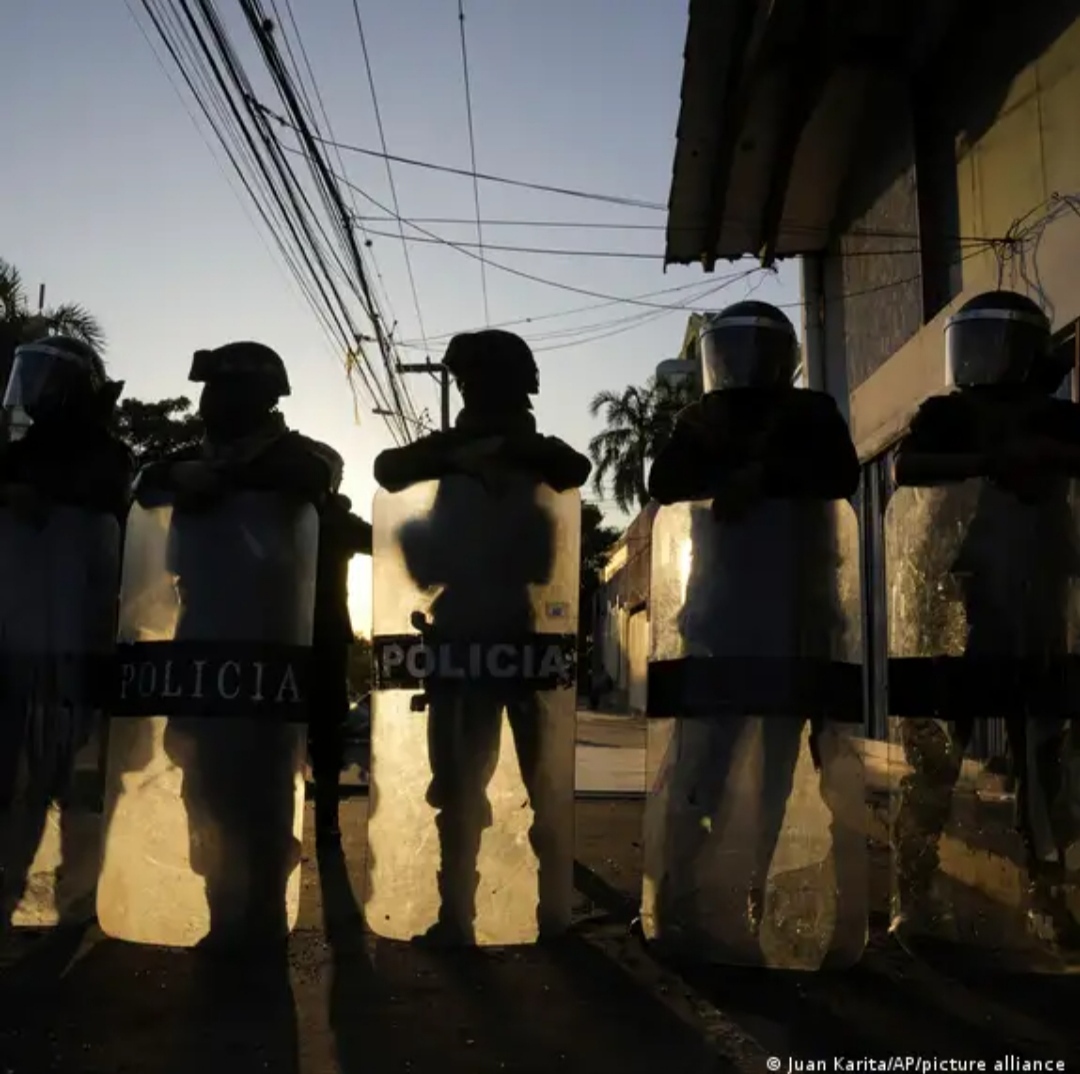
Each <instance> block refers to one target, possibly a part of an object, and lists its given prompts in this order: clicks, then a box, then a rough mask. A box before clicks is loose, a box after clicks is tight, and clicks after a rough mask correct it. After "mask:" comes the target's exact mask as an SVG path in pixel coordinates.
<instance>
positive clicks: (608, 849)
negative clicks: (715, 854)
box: [0, 716, 1080, 1074]
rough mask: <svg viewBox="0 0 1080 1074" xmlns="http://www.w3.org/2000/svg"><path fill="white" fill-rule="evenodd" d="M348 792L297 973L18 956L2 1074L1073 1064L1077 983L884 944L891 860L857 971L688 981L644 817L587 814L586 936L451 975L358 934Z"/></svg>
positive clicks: (286, 962)
mask: <svg viewBox="0 0 1080 1074" xmlns="http://www.w3.org/2000/svg"><path fill="white" fill-rule="evenodd" d="M642 733H643V732H642V729H641V726H640V721H632V720H621V722H620V719H619V718H611V717H592V716H590V717H588V718H586V719H585V720H583V721H582V722H581V727H580V731H579V741H580V748H581V750H582V751H592V752H583V753H582V755H581V756H582V757H585V758H590V757H591V758H594V760H589V761H583V760H581V759H580V758H579V765H581V764H584V765H585V766H586V770H589V771H591V772H592V773H594V774H595V779H596V782H597V783H598V784H600V783H603V782H608V783H618V782H620V781H622V780H624V779H625V773H626V772H627V771H629V770H630V769H631V768H632V767H633V765H634V764H636V763H637V762H636V761H631V760H628V758H633V757H634V756H637V757H640V751H641V748H642ZM601 743H603V744H601ZM605 753H608V754H610V755H611V756H610V757H606V758H605V757H604V754H605ZM618 754H624V755H626V756H624V757H622V758H619V757H617V756H616V755H618ZM615 789H618V788H615ZM347 793H348V794H349V796H348V797H347V798H346V800H345V803H344V806H343V826H344V845H343V854H338V855H329V856H324V857H323V859H322V860H321V861H320V860H319V859H318V856H317V855H316V853H315V850H314V847H313V845H312V843H311V837H310V833H311V817H310V813H309V817H308V826H307V841H306V845H305V852H304V860H303V896H302V905H301V918H300V922H299V926H298V928H297V930H296V932H295V933H294V935H293V937H292V939H291V941H290V943H289V948H288V953H287V957H282V958H280V959H279V960H275V959H264V960H262V961H258V962H253V963H249V962H236V961H233V962H229V961H225V962H222V961H219V960H210V959H208V958H207V956H205V955H197V954H195V953H193V952H184V951H167V950H160V949H148V948H138V947H132V946H126V945H123V944H119V943H116V942H114V941H109V940H105V939H103V938H102V937H101V935H100V934H99V933H97V932H96V930H90V931H88V932H86V933H85V934H84V935H82V936H80V935H78V934H75V935H72V936H70V937H63V936H56V935H54V936H51V937H48V938H46V939H44V940H38V941H36V942H34V943H27V942H25V941H24V942H23V943H22V944H21V945H20V947H21V952H20V953H21V955H22V957H21V960H20V961H19V962H18V963H16V964H14V965H12V964H10V963H9V964H8V966H7V967H6V969H5V970H4V972H3V975H2V977H0V991H2V992H3V996H2V997H0V1000H2V1002H0V1071H3V1072H5V1074H8V1072H10V1074H40V1072H43V1071H55V1072H59V1074H128V1072H130V1074H136V1072H137V1074H181V1072H184V1074H188V1072H190V1071H193V1070H196V1071H197V1070H205V1071H207V1072H210V1071H216V1070H219V1069H220V1070H227V1071H230V1072H247V1071H252V1072H255V1071H259V1072H266V1071H271V1072H277V1071H287V1072H290V1074H292V1072H296V1074H361V1072H365V1074H366V1072H368V1071H372V1072H375V1074H382V1072H384V1071H385V1072H391V1071H394V1072H397V1071H400V1072H403V1074H404V1072H408V1074H435V1072H439V1074H443V1072H451V1074H454V1072H459V1071H460V1072H462V1074H466V1072H467V1074H485V1072H488V1071H491V1072H496V1071H499V1072H508V1071H509V1072H530V1074H531V1072H536V1074H541V1072H547V1071H552V1070H556V1071H565V1072H568V1074H578V1072H580V1074H585V1072H589V1074H593V1072H596V1071H600V1072H605V1071H610V1072H612V1074H638V1072H641V1074H645V1072H655V1071H668V1070H670V1071H673V1072H679V1074H682V1072H684V1071H685V1072H690V1074H705V1072H713V1071H716V1072H719V1071H739V1072H746V1074H750V1072H754V1074H757V1072H760V1071H763V1070H765V1069H766V1065H765V1061H766V1058H767V1057H768V1056H780V1057H782V1058H784V1059H786V1058H787V1057H788V1056H797V1057H801V1058H822V1059H831V1058H832V1057H834V1056H837V1055H844V1056H848V1057H851V1058H861V1057H866V1056H875V1057H879V1058H883V1057H887V1056H888V1055H890V1054H918V1055H921V1056H923V1057H925V1058H965V1057H966V1058H972V1057H979V1056H981V1057H994V1058H997V1057H1000V1056H1002V1055H1004V1054H1006V1053H1012V1054H1016V1055H1020V1056H1030V1057H1038V1058H1043V1059H1070V1060H1071V1061H1072V1064H1073V1065H1072V1069H1076V1066H1075V1064H1077V1063H1080V1051H1078V1050H1077V1047H1076V1045H1077V1041H1078V1035H1077V1033H1076V1031H1075V1028H1074V1025H1075V1011H1076V1010H1077V1009H1080V1006H1078V1003H1080V987H1078V986H1080V980H1078V979H1069V980H1059V979H1042V980H1038V979H1036V980H1030V979H1028V980H1025V981H1023V982H1019V981H1017V980H1015V979H1014V980H1005V979H1002V980H987V979H985V978H978V977H975V976H973V975H966V974H965V973H963V971H962V968H960V967H956V968H954V970H953V971H952V972H951V973H950V975H949V976H948V977H944V976H942V975H940V974H938V973H935V972H933V971H931V970H930V969H928V968H927V967H925V966H922V965H920V964H918V963H915V962H913V961H912V960H910V959H908V958H907V957H906V956H904V955H903V954H902V953H900V952H899V951H897V950H896V949H895V948H893V947H892V946H891V944H890V943H889V941H888V940H887V938H886V937H885V936H883V935H882V932H881V928H880V926H881V923H882V916H881V911H882V910H883V909H884V897H885V876H886V869H885V867H884V865H885V863H884V858H883V857H882V855H881V854H878V855H877V857H876V858H875V869H874V872H873V877H874V890H873V900H874V904H875V908H876V920H875V930H874V933H873V935H872V938H871V942H870V946H869V949H868V952H867V955H866V958H865V959H864V962H863V964H862V965H860V966H859V967H857V968H856V969H854V970H851V971H848V972H846V973H840V974H824V973H823V974H816V975H814V974H811V975H802V976H796V975H789V974H782V973H762V972H757V971H737V970H728V969H715V968H712V969H705V970H703V969H700V968H698V969H687V968H683V969H682V970H680V968H679V967H675V966H670V965H663V964H661V963H660V962H658V961H656V960H655V959H654V958H653V957H652V956H651V955H650V953H649V951H648V950H647V949H646V948H645V947H644V945H643V944H642V943H641V942H640V941H639V940H638V939H637V938H636V937H635V936H634V934H633V932H632V930H631V929H630V922H631V919H632V917H633V915H634V913H635V909H636V905H637V898H638V893H639V890H640V884H641V847H640V832H641V811H642V808H643V805H642V802H641V800H640V799H633V798H629V797H626V796H622V797H616V798H608V799H604V798H598V797H591V798H584V799H582V800H579V802H578V804H577V816H576V822H577V824H576V828H577V830H576V858H577V865H576V869H575V880H576V886H577V889H578V894H577V903H576V908H575V919H576V921H575V928H574V932H573V935H572V936H571V937H570V938H568V939H567V940H565V941H564V942H562V943H560V944H558V945H555V946H552V947H529V948H521V949H502V950H491V951H486V952H483V953H471V954H464V955H462V954H458V955H446V954H444V955H437V954H433V953H430V952H425V951H422V950H419V949H417V948H416V947H414V946H411V945H408V944H400V943H392V942H388V941H383V940H378V939H375V938H374V937H372V936H371V935H370V934H368V933H367V932H366V931H365V928H364V924H363V921H362V917H361V913H360V910H359V891H360V877H361V863H362V860H363V854H364V830H365V815H366V808H367V800H366V798H365V797H364V796H363V795H362V794H361V793H358V792H357V791H356V790H355V789H352V790H349V791H347ZM72 959H74V960H73V961H72ZM69 962H70V965H68V963H69ZM65 966H67V969H66V972H64V970H65ZM785 1069H786V1068H785Z"/></svg>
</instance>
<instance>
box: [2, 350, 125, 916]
mask: <svg viewBox="0 0 1080 1074" xmlns="http://www.w3.org/2000/svg"><path fill="white" fill-rule="evenodd" d="M123 387H124V385H123V383H122V382H116V381H110V380H109V379H108V377H107V376H106V372H105V364H104V362H103V361H102V359H101V357H100V355H99V354H98V353H97V352H96V351H95V350H94V348H93V347H90V346H89V345H88V344H86V343H84V342H82V341H81V340H77V339H71V338H69V337H66V336H45V337H43V338H41V339H38V340H36V341H34V342H32V343H25V344H23V345H21V346H19V347H17V348H16V350H15V354H14V361H13V364H12V367H11V375H10V377H9V379H8V383H7V389H6V393H5V396H4V409H5V411H7V412H9V413H10V412H12V411H15V410H21V411H22V412H23V413H24V414H25V415H26V416H27V417H29V418H30V420H31V422H32V424H31V426H30V428H29V429H28V430H27V432H26V434H25V436H23V437H22V439H20V440H16V441H14V442H11V443H3V444H0V505H2V506H3V507H6V508H7V509H8V510H9V511H10V512H11V513H12V515H13V516H14V517H15V519H17V520H18V521H20V522H23V523H28V524H29V525H31V526H34V527H36V528H38V529H41V528H43V527H44V526H45V525H46V524H47V522H48V519H49V516H50V513H51V511H52V509H53V508H55V507H65V508H77V509H80V510H81V511H83V512H86V513H87V514H88V515H91V516H93V515H99V516H100V515H113V516H115V517H116V519H117V520H118V522H119V523H121V524H122V523H123V520H124V516H125V515H126V513H127V510H128V505H129V502H130V494H131V481H132V476H133V472H134V462H133V459H132V456H131V452H130V451H129V450H128V448H127V447H126V446H125V445H124V443H123V442H122V441H121V440H120V439H118V438H117V437H116V436H114V435H113V433H112V432H111V431H110V422H111V419H112V415H113V410H114V408H115V405H116V401H117V399H118V398H119V396H120V393H121V391H122V390H123ZM107 529H108V528H106V529H105V530H99V529H95V528H94V524H93V523H90V529H89V530H87V531H80V530H78V529H74V530H73V531H72V532H71V533H70V540H71V542H75V543H79V544H81V545H82V547H81V548H74V547H72V548H69V549H68V554H69V555H70V556H71V557H72V558H71V559H70V560H69V562H68V564H67V571H68V576H70V571H71V566H72V564H73V563H79V561H80V560H81V561H82V562H81V564H80V567H79V570H78V571H77V572H76V573H77V574H81V576H82V578H83V581H84V582H85V585H86V591H85V592H83V593H75V592H72V593H70V594H66V596H69V597H70V600H69V601H68V602H67V607H66V608H63V609H57V608H55V607H53V606H52V605H51V604H50V605H47V608H48V609H49V610H47V611H46V610H43V609H42V608H40V607H35V608H32V609H26V613H27V615H28V616H29V621H30V622H33V621H34V620H35V619H38V620H40V618H41V617H45V618H46V619H49V618H51V617H52V616H54V615H56V616H58V620H60V621H57V620H53V621H52V622H51V623H50V626H49V627H48V635H49V638H48V640H46V639H45V638H38V639H37V640H38V642H41V641H46V643H47V644H58V645H61V646H63V647H64V648H65V649H66V648H68V647H70V646H72V645H75V646H76V647H77V648H78V647H79V646H80V645H81V644H83V643H84V642H85V644H87V645H88V646H89V647H90V651H91V652H94V653H103V652H104V651H106V650H107V648H108V643H107V641H106V639H108V638H109V637H110V636H111V635H113V632H114V631H115V622H114V621H113V618H112V616H113V612H114V610H115V603H116V591H117V589H118V587H119V583H120V578H119V572H118V570H117V563H116V556H117V547H116V545H115V543H114V542H115V537H114V538H109V537H107V536H106V533H107ZM90 534H95V537H94V539H93V540H90V539H88V537H89V535H90ZM68 536H69V535H68V534H67V533H66V532H64V533H60V534H54V537H57V538H59V539H60V540H61V541H63V540H64V539H66V538H67V537H68ZM46 547H50V548H51V549H52V552H51V553H45V555H50V554H52V553H54V552H56V545H55V544H54V545H50V546H46ZM61 555H62V556H63V554H61ZM44 565H45V568H46V570H47V571H51V570H53V569H57V570H59V569H60V567H59V565H58V564H50V563H49V562H48V560H46V561H45V563H44ZM10 566H15V567H16V569H17V565H9V567H10ZM39 569H40V568H39ZM110 572H115V576H111V575H110ZM31 577H33V574H32V572H31ZM55 577H62V576H61V575H59V574H58V575H56V576H55ZM7 596H8V598H9V599H8V600H7V601H5V602H4V604H5V608H4V615H14V616H15V617H17V618H18V619H19V620H20V621H21V622H22V624H23V625H24V624H25V623H26V621H27V620H26V618H25V617H24V613H23V611H22V610H21V609H20V608H18V607H17V606H12V603H13V601H12V598H11V594H7ZM39 596H41V597H42V598H43V599H45V600H47V599H48V597H47V595H44V594H39ZM10 626H12V624H11V623H10V621H8V622H5V623H3V624H0V635H3V636H0V658H2V664H0V703H2V704H0V810H5V809H7V808H8V807H9V806H10V804H11V796H12V793H13V790H14V781H15V777H16V767H17V765H18V764H19V762H20V760H24V761H28V762H29V765H30V768H31V772H30V777H31V783H32V785H33V787H34V788H36V789H35V790H34V791H33V792H32V793H33V795H34V800H33V801H32V802H29V803H27V805H28V808H29V812H30V814H31V815H30V819H29V825H28V828H29V830H28V831H27V832H25V833H24V834H25V836H26V838H25V839H24V840H23V841H22V846H23V847H24V850H25V853H26V854H27V855H29V857H27V858H26V860H25V861H21V862H13V861H8V862H7V863H5V864H6V866H7V868H8V869H9V870H10V874H9V876H8V878H7V881H8V882H7V884H6V885H5V887H6V889H7V898H8V899H9V900H10V899H15V900H17V899H18V898H19V896H20V895H21V894H22V888H21V883H22V881H23V880H24V879H25V874H26V871H27V870H28V869H29V868H30V866H31V862H32V859H33V854H34V852H35V851H36V849H37V846H38V840H39V839H40V837H41V833H42V831H43V829H44V824H45V818H46V811H47V809H48V806H49V802H50V800H52V801H56V802H57V803H58V804H59V805H61V806H62V807H65V806H66V805H67V800H66V796H67V795H68V793H69V791H70V788H71V783H70V781H71V777H72V773H73V765H74V761H75V755H76V754H77V753H78V751H79V750H80V749H81V748H82V747H83V746H84V745H85V744H86V742H87V741H88V740H89V737H90V735H91V734H92V733H93V725H94V723H95V722H96V713H97V711H98V707H99V705H100V703H101V697H100V696H98V695H99V691H100V690H101V689H102V688H103V686H104V682H103V680H101V678H100V675H99V673H100V672H101V671H103V670H104V669H103V667H100V666H97V665H96V664H94V663H91V664H85V663H83V662H82V661H81V660H80V661H79V662H78V663H77V664H76V665H75V667H74V668H73V670H75V676H74V678H71V677H68V676H66V675H63V676H62V677H61V678H57V676H60V668H59V667H58V666H57V665H55V663H54V664H53V665H52V666H51V667H49V665H48V664H46V666H45V667H44V668H42V667H40V666H38V664H37V663H36V658H47V659H48V660H50V661H55V660H57V659H59V658H61V657H72V656H79V655H86V654H78V653H71V652H64V653H60V652H54V653H52V654H47V653H36V654H35V661H31V659H30V654H28V653H26V652H12V651H11V645H12V638H11V637H10V636H8V628H9V627H10ZM12 633H14V634H16V635H22V634H23V629H22V625H18V626H17V627H16V629H15V630H13V631H12ZM113 636H114V635H113ZM61 637H62V638H63V639H64V640H63V641H61V640H60V639H61ZM40 674H44V675H45V677H46V678H45V682H44V684H41V683H38V684H37V685H35V683H34V680H35V677H36V676H38V675H40ZM61 681H62V682H63V683H65V684H66V685H65V686H63V687H61V685H60V683H61ZM41 685H44V696H45V697H48V698H50V699H51V701H50V703H49V704H48V705H47V706H46V708H45V710H44V711H43V712H42V711H40V710H38V712H37V715H36V717H34V718H28V716H27V711H28V710H30V711H34V710H37V705H36V704H35V703H34V701H33V698H35V697H36V696H39V695H38V687H39V686H41ZM68 688H70V689H73V690H76V691H77V692H78V695H79V696H78V697H73V698H70V699H68V700H67V701H65V702H64V703H61V700H60V698H59V697H58V696H57V695H56V691H57V690H58V689H68ZM69 702H70V703H69ZM39 721H40V724H39ZM100 730H101V746H102V751H104V748H105V728H104V727H101V728H100ZM67 821H68V810H67V809H66V808H63V809H62V814H61V837H62V840H63V847H64V851H63V857H64V866H65V867H67V868H68V869H70V870H71V871H72V872H75V871H76V868H75V864H74V863H75V859H76V857H77V856H78V855H77V853H76V848H75V847H73V846H72V845H71V844H70V843H69V838H68V837H69V835H70V834H71V833H70V832H69V830H68V823H67ZM79 849H81V848H79ZM11 909H12V907H11V906H10V905H7V903H6V902H5V905H4V907H3V920H4V921H6V920H7V918H8V917H9V916H10V912H11Z"/></svg>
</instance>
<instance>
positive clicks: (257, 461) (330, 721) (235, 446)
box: [140, 343, 371, 838]
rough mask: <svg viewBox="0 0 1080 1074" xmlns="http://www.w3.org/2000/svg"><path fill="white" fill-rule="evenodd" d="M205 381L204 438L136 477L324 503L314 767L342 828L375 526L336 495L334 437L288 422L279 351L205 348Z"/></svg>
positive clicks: (321, 823)
mask: <svg viewBox="0 0 1080 1074" xmlns="http://www.w3.org/2000/svg"><path fill="white" fill-rule="evenodd" d="M190 379H192V380H194V381H196V382H205V384H206V387H205V388H204V390H203V394H202V398H201V399H200V404H199V412H200V416H201V417H202V419H203V422H204V424H205V426H206V437H205V439H204V442H203V443H202V444H200V445H198V446H195V447H189V448H182V449H181V450H179V451H177V452H174V453H173V454H172V455H170V456H169V457H168V458H166V459H164V460H163V461H162V462H160V463H156V464H153V465H152V466H150V467H147V468H146V470H144V471H143V473H142V474H141V475H140V485H142V484H143V483H145V484H147V485H154V486H156V487H158V488H161V489H163V490H167V491H170V492H172V493H173V494H174V495H175V497H176V502H177V504H178V505H180V506H187V507H195V508H197V507H198V506H200V505H201V504H205V505H210V504H212V503H213V502H215V500H217V499H218V498H219V497H221V496H223V495H225V494H227V492H228V491H229V490H230V489H245V490H251V491H267V492H268V491H275V492H281V493H283V494H285V495H291V496H294V497H296V498H297V499H300V500H304V501H306V502H308V503H311V504H312V505H313V506H314V507H315V508H316V510H317V511H318V512H319V518H320V530H319V566H318V573H317V578H316V599H315V616H314V631H313V639H312V668H311V671H312V674H311V678H310V680H309V681H310V683H311V688H310V692H309V713H310V721H311V722H310V734H311V754H312V768H313V775H314V777H315V784H316V807H317V808H316V820H317V828H318V834H319V835H320V837H331V838H333V837H334V836H336V834H337V796H338V780H339V777H340V772H341V744H340V743H341V728H342V725H343V724H344V721H345V718H346V716H347V713H348V695H347V690H346V668H347V653H348V645H349V644H350V643H351V641H352V629H351V624H350V622H349V615H348V608H347V591H348V561H349V559H350V558H351V557H352V556H353V555H355V554H356V553H357V552H364V551H370V545H371V538H370V526H368V524H367V523H365V522H364V521H363V520H362V519H359V518H357V517H356V516H354V515H351V514H349V512H348V506H349V505H348V501H347V500H346V499H345V497H342V496H339V495H337V489H338V487H339V485H340V483H341V476H342V471H343V462H342V459H341V456H340V455H339V454H338V453H337V452H336V451H335V450H334V449H333V448H331V447H330V446H329V445H327V444H323V443H321V442H319V441H317V440H312V439H310V438H308V437H306V436H302V435H301V434H300V433H297V432H294V431H292V430H290V429H288V428H287V427H286V426H285V422H284V419H283V418H282V417H281V415H280V414H279V413H277V412H276V411H275V410H274V407H275V405H276V403H277V400H278V399H279V398H281V397H282V396H286V395H288V394H289V392H290V388H289V382H288V377H287V375H286V372H285V367H284V364H283V363H282V361H281V359H280V357H279V356H278V355H277V354H276V353H275V352H274V351H272V350H270V348H268V347H264V346H262V345H261V344H257V343H232V344H228V345H226V346H224V347H220V348H218V349H217V350H215V351H199V352H197V353H196V355H195V361H194V363H193V365H192V371H191V378H190Z"/></svg>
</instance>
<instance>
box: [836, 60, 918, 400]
mask: <svg viewBox="0 0 1080 1074" xmlns="http://www.w3.org/2000/svg"><path fill="white" fill-rule="evenodd" d="M879 92H880V98H879V103H878V104H877V105H876V106H875V108H874V109H873V110H872V111H871V112H869V113H868V114H867V116H866V119H865V122H864V126H863V130H862V132H861V135H860V138H859V139H858V145H859V150H858V155H857V158H856V159H857V161H858V167H856V168H855V170H854V171H853V173H852V175H851V177H850V179H849V181H848V184H847V187H846V189H845V190H844V192H843V194H842V204H843V205H844V209H845V212H844V216H843V220H842V229H843V233H842V235H841V238H840V239H839V241H838V243H837V244H836V245H835V246H834V248H832V249H831V250H829V251H828V252H827V253H826V255H825V258H824V289H825V301H826V317H825V350H826V363H827V365H828V366H829V367H830V368H835V363H837V362H838V361H843V362H845V363H846V368H847V380H848V390H849V391H854V390H855V389H856V388H857V387H858V386H859V385H860V384H862V383H864V382H865V381H866V380H867V378H868V377H869V376H870V375H871V374H873V373H874V372H875V371H876V370H877V369H879V368H880V367H881V366H882V365H883V364H884V363H885V362H886V361H888V359H889V358H890V357H891V356H892V355H893V354H894V353H895V352H896V351H897V350H899V348H900V347H902V346H903V345H904V344H905V343H906V342H907V341H908V340H909V339H910V338H911V337H912V336H913V335H914V334H915V333H916V332H917V331H918V330H919V328H920V327H921V325H922V298H921V283H920V267H919V255H918V252H917V251H918V233H919V216H918V200H917V198H916V189H915V164H914V150H913V147H912V131H911V115H910V108H909V104H908V92H907V87H906V84H905V83H904V82H903V81H902V80H899V79H897V80H894V81H891V82H886V83H882V84H881V86H880V89H879ZM837 352H839V353H840V354H842V355H843V358H842V359H840V358H839V356H838V353H837Z"/></svg>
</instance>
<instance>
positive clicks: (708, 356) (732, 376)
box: [698, 302, 799, 392]
mask: <svg viewBox="0 0 1080 1074" xmlns="http://www.w3.org/2000/svg"><path fill="white" fill-rule="evenodd" d="M698 339H699V342H700V346H701V379H702V386H703V388H704V390H705V391H706V392H715V391H721V390H723V389H725V388H774V387H783V386H787V385H790V384H791V382H792V380H793V379H794V377H795V372H796V370H797V369H798V367H799V343H798V340H797V339H796V337H795V326H794V325H793V324H792V323H791V321H790V320H789V319H788V318H787V317H786V316H785V315H784V313H783V312H782V311H781V310H779V309H777V308H776V307H775V306H772V305H770V304H769V303H768V302H736V303H735V305H733V306H728V308H727V309H726V310H724V311H723V312H721V313H717V314H713V315H712V316H710V317H708V318H707V319H706V321H705V323H704V324H703V325H702V327H701V330H700V332H699V334H698Z"/></svg>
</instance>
